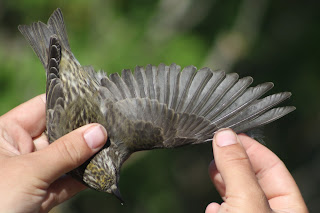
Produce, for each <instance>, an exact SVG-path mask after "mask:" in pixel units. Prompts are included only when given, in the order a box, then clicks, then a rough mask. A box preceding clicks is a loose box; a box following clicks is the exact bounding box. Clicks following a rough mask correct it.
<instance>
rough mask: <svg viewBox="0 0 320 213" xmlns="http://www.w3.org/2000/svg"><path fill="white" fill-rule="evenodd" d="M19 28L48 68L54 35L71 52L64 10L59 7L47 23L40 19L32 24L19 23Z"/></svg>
mask: <svg viewBox="0 0 320 213" xmlns="http://www.w3.org/2000/svg"><path fill="white" fill-rule="evenodd" d="M18 29H19V31H20V32H21V33H22V35H23V36H24V37H25V38H26V39H27V40H28V42H29V43H30V45H31V47H32V49H33V50H34V52H35V53H36V54H37V56H38V57H39V59H40V61H41V63H42V65H43V67H44V68H45V69H46V70H47V68H48V62H49V45H50V38H51V37H52V36H54V35H56V36H57V37H58V39H59V41H60V42H61V45H62V47H63V48H64V49H65V50H68V51H69V52H70V53H71V50H70V46H69V42H68V36H67V32H66V29H65V25H64V21H63V16H62V12H61V10H60V9H59V8H58V9H56V10H55V11H54V12H53V14H52V15H51V16H50V18H49V20H48V24H47V25H46V24H44V23H42V22H40V21H39V22H35V23H33V24H31V25H19V26H18Z"/></svg>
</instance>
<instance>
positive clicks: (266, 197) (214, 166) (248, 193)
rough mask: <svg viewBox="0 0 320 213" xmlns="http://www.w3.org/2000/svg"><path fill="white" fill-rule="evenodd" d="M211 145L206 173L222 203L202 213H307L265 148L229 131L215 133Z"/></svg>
mask: <svg viewBox="0 0 320 213" xmlns="http://www.w3.org/2000/svg"><path fill="white" fill-rule="evenodd" d="M212 146H213V154H214V159H215V160H214V161H213V162H212V163H211V164H210V166H209V174H210V177H211V179H212V182H213V183H214V185H215V187H216V188H217V190H218V192H219V194H220V195H221V197H222V199H223V200H224V202H223V203H222V204H221V205H220V204H218V203H211V204H209V205H208V207H207V209H206V213H217V212H219V213H224V212H245V213H250V212H254V213H256V212H263V213H266V212H279V213H280V212H290V213H291V212H295V213H300V212H301V213H302V212H303V213H304V212H308V209H307V207H306V205H305V202H304V200H303V198H302V195H301V193H300V191H299V188H298V186H297V185H296V183H295V181H294V179H293V177H292V176H291V174H290V173H289V171H288V170H287V168H286V166H285V165H284V164H283V162H282V161H281V160H280V159H279V158H278V157H277V156H276V155H275V154H274V153H272V152H271V151H270V150H269V149H267V148H266V147H265V146H263V145H261V144H260V143H258V142H257V141H255V140H253V139H252V138H250V137H248V136H246V135H244V134H240V135H238V136H237V135H236V134H235V133H234V132H233V131H231V130H230V129H223V130H220V131H219V132H218V133H216V134H215V136H214V138H213V143H212Z"/></svg>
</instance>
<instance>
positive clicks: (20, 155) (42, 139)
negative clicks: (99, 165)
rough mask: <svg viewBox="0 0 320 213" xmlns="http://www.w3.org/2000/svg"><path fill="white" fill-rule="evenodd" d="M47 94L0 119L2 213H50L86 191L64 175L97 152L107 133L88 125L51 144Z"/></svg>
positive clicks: (99, 126)
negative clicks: (46, 127) (47, 114)
mask: <svg viewBox="0 0 320 213" xmlns="http://www.w3.org/2000/svg"><path fill="white" fill-rule="evenodd" d="M45 123H46V116H45V95H44V94H43V95H40V96H37V97H35V98H33V99H31V100H30V101H28V102H26V103H24V104H21V105H20V106H18V107H16V108H14V109H13V110H11V111H9V112H8V113H6V114H4V115H3V116H1V117H0V165H1V167H0V180H1V181H0V189H1V190H0V212H48V211H49V210H50V209H51V208H53V207H54V206H55V205H58V204H60V203H62V202H64V201H65V200H67V199H69V198H71V197H72V196H73V195H75V194H76V193H78V192H80V191H81V190H83V189H85V188H86V186H84V185H83V184H82V183H80V182H79V181H77V180H75V179H73V178H72V177H70V176H63V175H64V174H65V173H66V172H69V171H71V170H72V169H74V168H76V167H78V166H80V165H81V164H82V163H84V162H85V161H86V160H87V159H89V158H90V157H91V156H92V155H93V154H95V153H96V152H97V151H98V150H100V149H101V148H102V147H103V145H104V144H105V142H106V140H107V132H106V130H105V129H104V128H103V127H102V126H101V125H99V124H89V125H86V126H83V127H81V128H79V129H76V130H74V131H72V132H71V133H69V134H67V135H65V136H63V137H61V138H60V139H58V140H57V141H55V142H54V143H53V144H51V145H49V142H48V140H47V137H46V135H44V133H43V132H44V130H45Z"/></svg>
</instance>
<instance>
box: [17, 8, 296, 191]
mask: <svg viewBox="0 0 320 213" xmlns="http://www.w3.org/2000/svg"><path fill="white" fill-rule="evenodd" d="M19 30H20V31H21V33H22V34H23V35H24V36H25V37H26V39H27V40H28V41H29V43H30V44H31V46H32V48H33V49H34V51H35V52H36V54H37V55H38V57H39V58H40V60H41V62H42V64H43V66H44V68H45V69H46V74H47V86H46V94H47V134H48V138H49V141H50V142H54V141H55V140H56V139H58V138H60V137H61V136H63V135H65V134H67V133H68V132H70V131H72V130H74V129H76V128H78V127H80V126H83V125H85V124H88V123H92V122H97V123H101V124H102V125H103V126H104V127H105V128H106V129H107V131H108V135H109V140H110V143H107V144H108V145H106V146H105V147H104V148H103V149H102V150H101V151H100V152H98V153H97V154H96V155H95V156H94V157H92V158H91V159H90V160H88V161H87V162H86V163H84V164H83V165H82V166H80V167H79V168H77V169H75V170H73V171H71V172H70V174H71V175H73V176H74V177H75V178H77V179H78V180H80V181H82V182H84V183H85V184H87V185H88V186H89V187H91V188H93V189H96V190H99V191H106V192H109V193H111V192H113V193H114V194H116V195H117V196H118V195H119V192H118V190H117V185H118V181H119V177H120V175H119V173H120V168H121V165H122V163H123V162H124V161H125V160H126V159H127V158H128V157H129V156H130V154H132V153H133V152H135V151H139V150H148V149H155V148H174V147H178V146H183V145H187V144H199V143H203V142H206V141H210V140H211V139H212V137H213V134H214V132H215V131H217V130H218V129H219V128H224V127H230V128H232V129H233V130H234V131H236V132H238V133H240V132H245V131H247V130H250V129H252V128H255V127H258V126H262V125H265V124H267V123H270V122H272V121H274V120H276V119H278V118H280V117H282V116H284V115H286V114H287V113H289V112H291V111H293V110H294V109H295V108H294V107H291V106H290V107H279V108H273V107H274V106H276V105H278V104H279V103H280V102H282V101H284V100H285V99H287V98H289V97H290V95H291V94H290V93H289V92H283V93H278V94H274V95H270V96H267V97H264V98H261V97H262V96H263V95H264V94H265V93H266V92H267V91H269V90H270V89H271V88H272V87H273V84H272V83H263V84H260V85H258V86H255V87H249V86H250V85H251V83H252V81H253V79H252V78H251V77H244V78H241V79H239V76H238V75H237V74H236V73H231V74H225V73H224V72H222V71H212V70H211V69H209V68H202V69H200V70H197V68H196V67H194V66H188V67H185V68H184V69H183V70H182V71H181V68H180V66H178V65H176V64H171V65H170V66H165V65H164V64H160V65H159V66H158V67H155V66H152V65H147V66H146V67H145V68H144V67H139V66H138V67H136V68H135V70H134V72H133V73H132V72H131V70H123V71H122V74H121V75H119V74H117V73H114V74H111V75H110V76H107V75H106V74H105V73H103V72H95V71H94V69H93V68H92V67H91V66H81V65H80V63H79V62H78V61H77V60H76V58H75V57H74V56H73V54H72V52H71V49H70V46H69V42H68V38H67V33H66V29H65V26H64V22H63V16H62V12H61V11H60V9H57V10H56V11H54V13H53V14H52V15H51V17H50V18H49V21H48V23H47V24H44V23H42V22H37V23H33V24H32V25H30V26H26V25H22V26H19Z"/></svg>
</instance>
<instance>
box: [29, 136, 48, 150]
mask: <svg viewBox="0 0 320 213" xmlns="http://www.w3.org/2000/svg"><path fill="white" fill-rule="evenodd" d="M33 145H34V150H33V151H38V150H41V149H44V148H46V147H47V146H49V141H48V137H47V135H46V134H45V133H42V134H41V135H40V136H38V137H36V138H33Z"/></svg>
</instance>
